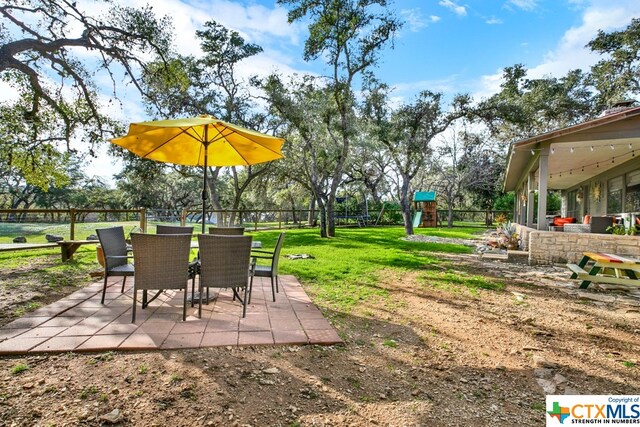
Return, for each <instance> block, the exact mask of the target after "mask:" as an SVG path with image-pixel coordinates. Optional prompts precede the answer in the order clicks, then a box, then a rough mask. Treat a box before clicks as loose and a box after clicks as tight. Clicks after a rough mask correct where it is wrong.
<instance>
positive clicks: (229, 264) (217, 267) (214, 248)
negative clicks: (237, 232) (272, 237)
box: [198, 234, 253, 317]
mask: <svg viewBox="0 0 640 427" xmlns="http://www.w3.org/2000/svg"><path fill="white" fill-rule="evenodd" d="M251 239H252V237H251V236H218V235H215V234H209V235H207V234H199V235H198V243H199V246H200V272H199V275H200V283H199V285H198V289H199V291H200V303H199V306H198V317H202V291H203V289H204V288H207V292H208V291H209V288H232V289H233V295H234V299H235V297H238V299H239V300H240V302H241V303H242V317H245V316H246V314H247V300H248V298H247V296H248V293H249V290H250V289H251V284H249V278H250V277H251V281H253V275H252V274H251V270H250V265H249V263H250V261H251ZM239 289H244V298H241V297H240V294H239V292H238V290H239ZM207 300H208V295H207Z"/></svg>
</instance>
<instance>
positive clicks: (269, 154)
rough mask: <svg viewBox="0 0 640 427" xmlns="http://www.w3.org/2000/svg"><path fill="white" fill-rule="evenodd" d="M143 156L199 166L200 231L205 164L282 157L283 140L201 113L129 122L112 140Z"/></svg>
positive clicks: (248, 162)
mask: <svg viewBox="0 0 640 427" xmlns="http://www.w3.org/2000/svg"><path fill="white" fill-rule="evenodd" d="M111 142H112V143H113V144H116V145H119V146H121V147H123V148H126V149H127V150H129V151H131V152H132V153H133V154H135V155H137V156H139V157H143V158H145V159H151V160H156V161H159V162H165V163H174V164H178V165H186V166H202V167H203V168H204V182H203V187H202V232H203V233H204V231H205V230H204V229H205V223H204V218H205V213H206V185H207V167H208V166H248V165H255V164H258V163H264V162H268V161H271V160H276V159H280V158H282V157H283V155H282V152H281V149H282V144H283V143H284V139H282V138H276V137H274V136H270V135H265V134H263V133H260V132H256V131H253V130H250V129H246V128H243V127H241V126H236V125H232V124H231V123H227V122H224V121H222V120H219V119H217V118H215V117H213V116H208V115H202V116H198V117H191V118H185V119H176V120H158V121H151V122H140V123H131V124H130V125H129V133H128V134H127V135H125V136H123V137H120V138H115V139H112V140H111Z"/></svg>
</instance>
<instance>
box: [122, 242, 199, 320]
mask: <svg viewBox="0 0 640 427" xmlns="http://www.w3.org/2000/svg"><path fill="white" fill-rule="evenodd" d="M131 243H132V244H133V257H134V262H135V264H136V274H135V281H134V284H133V314H132V317H131V322H132V323H134V322H135V321H136V302H137V301H136V299H137V295H138V290H142V291H146V290H148V289H154V290H165V289H180V290H183V291H184V302H183V305H182V320H183V321H184V320H186V319H187V283H188V279H189V278H188V268H189V252H190V251H191V247H190V246H191V236H190V235H189V234H166V235H162V234H160V235H158V234H138V233H133V234H132V235H131ZM143 307H144V301H143Z"/></svg>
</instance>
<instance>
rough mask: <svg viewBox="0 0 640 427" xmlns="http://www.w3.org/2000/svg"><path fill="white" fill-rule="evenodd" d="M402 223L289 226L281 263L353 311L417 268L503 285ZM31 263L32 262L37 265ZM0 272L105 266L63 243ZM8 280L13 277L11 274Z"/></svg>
mask: <svg viewBox="0 0 640 427" xmlns="http://www.w3.org/2000/svg"><path fill="white" fill-rule="evenodd" d="M480 231H481V230H478V229H477V228H460V227H456V228H453V229H446V228H443V229H437V228H434V229H417V230H416V233H419V234H427V235H432V236H439V237H450V238H451V237H453V238H460V239H466V238H471V237H473V235H474V234H476V233H478V232H480ZM250 234H251V235H252V236H254V239H255V240H260V241H262V244H263V248H265V249H270V248H273V246H274V245H275V242H276V239H277V237H278V235H279V231H278V230H272V231H258V232H251V233H250ZM403 237H404V229H403V228H402V227H376V228H374V227H369V228H341V229H338V230H337V236H336V237H334V238H331V239H322V238H320V236H319V232H318V230H317V229H294V230H288V231H287V234H286V238H285V242H284V246H283V250H282V255H283V256H282V257H281V261H280V272H281V274H292V275H294V276H296V277H297V278H298V279H299V280H300V282H301V283H302V284H303V286H304V287H305V289H306V290H307V291H308V292H309V293H310V294H311V295H312V297H313V299H314V302H316V303H317V304H318V305H320V306H321V307H323V308H326V309H332V310H336V311H340V312H349V311H351V310H352V309H353V308H354V307H355V306H356V305H357V304H358V303H359V302H360V301H363V300H366V299H369V298H372V297H376V298H383V299H384V298H385V297H386V291H385V289H384V288H382V287H380V286H379V285H378V284H379V282H380V279H381V278H382V277H384V276H385V275H388V274H389V273H390V272H399V273H402V272H406V271H418V272H420V275H419V276H418V280H419V282H420V285H421V286H435V287H439V288H444V289H448V290H452V291H456V292H457V291H460V290H464V289H468V290H470V291H471V292H472V293H473V292H477V290H478V289H500V288H501V286H500V285H499V284H496V283H494V281H491V280H489V279H487V278H485V277H482V276H474V275H471V274H468V273H466V272H464V271H463V272H462V273H461V271H460V269H459V267H458V266H453V265H451V263H449V262H447V261H445V260H444V259H442V258H440V257H439V256H438V254H439V253H443V252H446V253H469V252H471V250H472V249H471V248H469V247H466V246H463V245H456V244H444V243H432V242H411V241H406V240H403V239H402V238H403ZM286 254H309V255H311V256H313V258H312V259H294V260H291V259H287V258H286V257H284V255H286ZM29 266H33V268H30V267H29ZM0 269H2V270H4V271H8V270H13V271H18V270H20V271H21V272H22V273H21V274H17V275H12V278H11V280H12V281H16V283H15V284H14V283H11V284H9V283H6V282H5V286H9V287H10V286H12V285H19V283H20V282H24V281H26V280H28V281H34V280H38V281H40V282H41V283H42V285H45V286H48V287H50V288H55V287H57V286H61V285H70V284H73V285H75V286H83V285H84V284H86V283H90V282H92V281H95V280H96V279H93V278H91V277H89V274H88V273H89V272H91V271H96V270H100V269H101V267H100V266H99V264H98V263H97V260H96V253H95V247H93V246H83V247H81V248H80V249H79V250H78V252H76V255H75V256H74V259H73V260H72V261H70V262H67V263H64V264H63V263H62V262H61V261H60V251H59V250H58V249H57V248H54V249H47V250H29V251H27V250H25V251H17V252H0ZM5 280H7V279H6V277H5Z"/></svg>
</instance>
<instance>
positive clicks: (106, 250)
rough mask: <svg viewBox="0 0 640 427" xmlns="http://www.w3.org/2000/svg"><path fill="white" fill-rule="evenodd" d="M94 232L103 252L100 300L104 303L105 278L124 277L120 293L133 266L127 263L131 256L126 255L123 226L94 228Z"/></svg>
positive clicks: (131, 273)
mask: <svg viewBox="0 0 640 427" xmlns="http://www.w3.org/2000/svg"><path fill="white" fill-rule="evenodd" d="M96 233H97V234H98V240H99V241H100V247H101V248H102V252H103V254H104V284H103V286H102V299H101V301H100V302H101V303H102V304H104V297H105V294H106V292H107V278H108V277H109V276H121V277H124V278H123V279H122V289H121V290H120V292H121V293H122V292H124V285H125V283H126V282H127V277H129V276H133V275H134V267H133V264H130V263H129V259H130V258H132V257H131V256H130V255H127V252H128V251H127V242H126V240H125V237H124V228H123V227H112V228H99V229H96Z"/></svg>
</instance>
